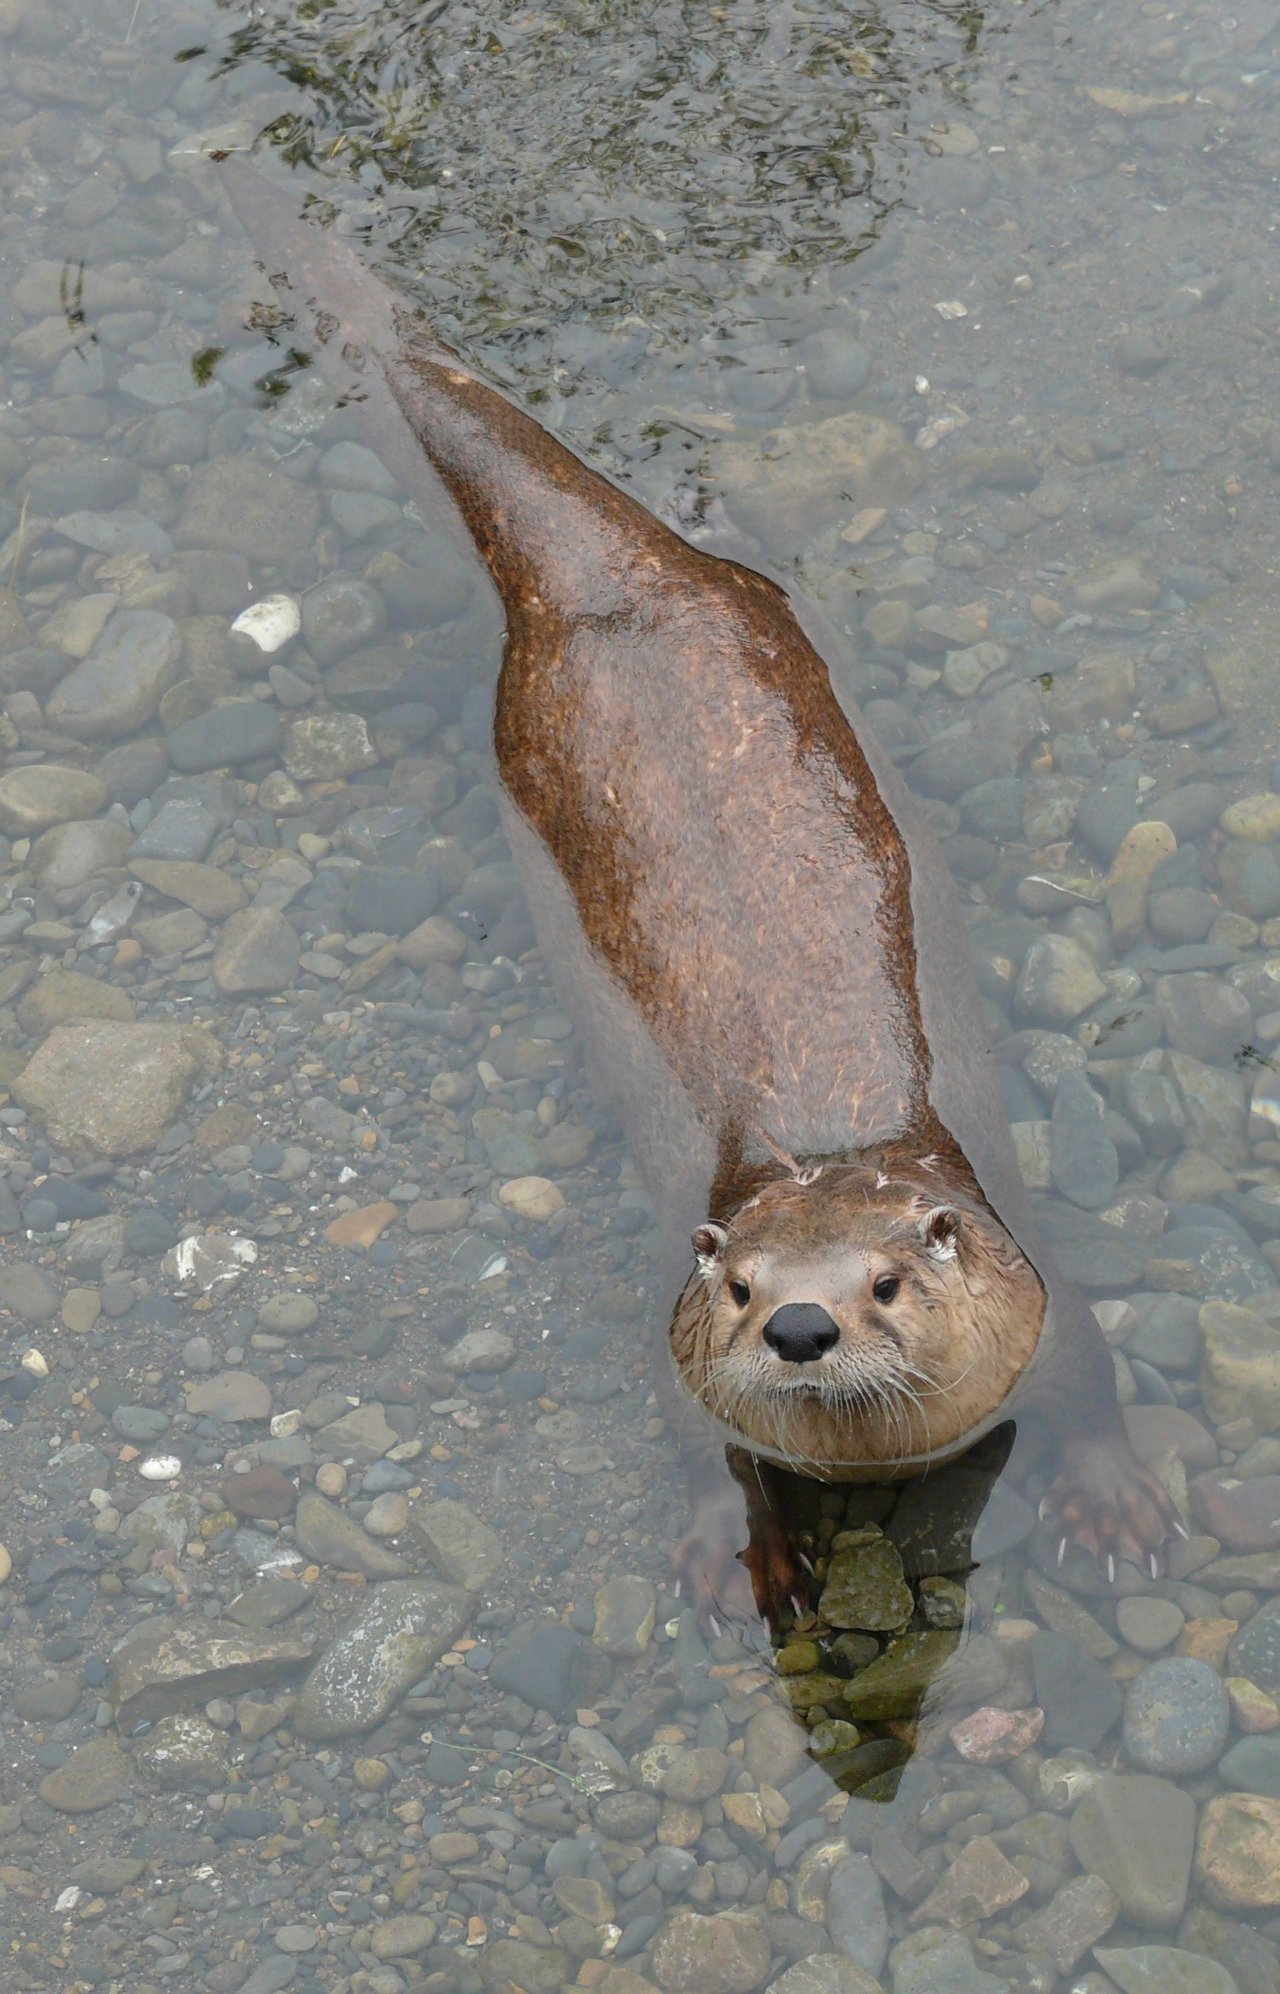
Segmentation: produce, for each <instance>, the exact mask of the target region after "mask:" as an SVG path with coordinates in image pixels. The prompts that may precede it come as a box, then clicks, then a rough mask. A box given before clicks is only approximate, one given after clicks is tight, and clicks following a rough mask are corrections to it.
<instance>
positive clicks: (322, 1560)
mask: <svg viewBox="0 0 1280 1994" xmlns="http://www.w3.org/2000/svg"><path fill="white" fill-rule="evenodd" d="M294 1536H295V1537H296V1538H297V1541H298V1544H299V1547H300V1548H301V1549H302V1550H303V1551H305V1552H306V1554H307V1556H308V1557H309V1558H314V1559H315V1561H316V1563H317V1564H318V1565H328V1566H330V1567H331V1569H333V1570H335V1571H339V1572H360V1573H362V1574H363V1575H364V1577H365V1578H367V1579H390V1578H399V1577H400V1576H401V1575H402V1574H403V1573H404V1572H406V1571H407V1570H408V1566H407V1565H406V1564H405V1561H404V1559H403V1558H401V1557H399V1556H398V1555H397V1554H396V1552H394V1551H389V1550H388V1549H387V1547H386V1546H385V1544H378V1543H375V1542H374V1540H373V1539H372V1538H371V1537H368V1536H367V1535H366V1534H365V1532H364V1530H363V1529H362V1528H361V1526H360V1524H359V1523H358V1522H357V1521H356V1519H355V1517H354V1516H351V1515H349V1514H348V1512H347V1511H346V1510H345V1509H339V1508H338V1507H337V1505H336V1504H335V1503H331V1502H327V1501H326V1500H325V1498H324V1497H323V1496H322V1495H321V1494H320V1492H319V1490H318V1489H304V1490H303V1493H302V1495H301V1496H300V1497H299V1498H298V1508H297V1514H296V1515H295V1517H294Z"/></svg>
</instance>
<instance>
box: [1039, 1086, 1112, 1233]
mask: <svg viewBox="0 0 1280 1994" xmlns="http://www.w3.org/2000/svg"><path fill="white" fill-rule="evenodd" d="M1049 1168H1050V1172H1051V1174H1052V1178H1053V1182H1054V1185H1055V1186H1056V1188H1057V1189H1058V1190H1059V1191H1061V1193H1062V1195H1063V1197H1064V1198H1070V1200H1071V1202H1072V1204H1074V1205H1079V1206H1081V1207H1082V1209H1084V1210H1085V1211H1091V1212H1096V1211H1101V1210H1102V1208H1103V1206H1104V1205H1109V1204H1110V1202H1111V1200H1112V1198H1113V1197H1114V1195H1115V1189H1116V1185H1117V1184H1118V1183H1119V1181H1120V1158H1119V1156H1118V1154H1117V1152H1116V1146H1115V1144H1114V1143H1113V1142H1112V1140H1111V1138H1110V1136H1109V1135H1108V1134H1107V1111H1106V1107H1105V1105H1104V1103H1103V1101H1102V1098H1101V1096H1100V1095H1098V1094H1095V1093H1094V1091H1093V1088H1092V1087H1091V1086H1090V1085H1089V1082H1088V1081H1087V1080H1086V1079H1085V1076H1084V1075H1083V1073H1076V1072H1067V1073H1064V1074H1063V1075H1062V1078H1061V1079H1060V1080H1059V1082H1058V1087H1057V1091H1056V1093H1055V1094H1054V1097H1053V1112H1052V1115H1051V1117H1050V1122H1049Z"/></svg>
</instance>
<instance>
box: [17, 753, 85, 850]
mask: <svg viewBox="0 0 1280 1994" xmlns="http://www.w3.org/2000/svg"><path fill="white" fill-rule="evenodd" d="M106 801H107V786H106V784H105V783H104V782H103V781H102V780H101V779H100V778H99V777H98V776H96V775H90V773H89V772H88V770H87V769H73V768H62V767H60V766H59V765H58V764H57V763H56V762H36V763H33V764H32V765H31V766H30V767H26V768H16V769H9V770H7V771H6V772H5V774H4V775H2V776H0V831H5V832H7V833H8V835H9V836H10V837H11V838H33V837H37V836H38V835H39V834H40V832H41V831H47V830H48V829H49V827H50V825H52V824H65V823H67V822H69V821H70V820H71V819H72V818H76V819H79V820H83V819H87V818H90V817H96V816H97V814H98V812H99V811H100V810H101V809H103V808H104V806H105V804H106Z"/></svg>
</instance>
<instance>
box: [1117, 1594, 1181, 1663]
mask: <svg viewBox="0 0 1280 1994" xmlns="http://www.w3.org/2000/svg"><path fill="white" fill-rule="evenodd" d="M1116 1625H1117V1627H1118V1628H1119V1629H1120V1633H1121V1637H1122V1638H1123V1639H1124V1640H1125V1641H1127V1642H1128V1644H1129V1646H1130V1647H1131V1648H1136V1649H1137V1651H1138V1653H1139V1654H1140V1655H1162V1654H1163V1653H1164V1651H1165V1649H1166V1648H1171V1647H1172V1646H1173V1644H1174V1642H1175V1641H1176V1640H1177V1638H1178V1636H1179V1634H1181V1632H1182V1630H1183V1628H1184V1627H1185V1625H1186V1615H1185V1613H1184V1612H1183V1611H1182V1608H1181V1607H1180V1606H1177V1605H1175V1603H1174V1601H1173V1600H1171V1599H1159V1598H1157V1597H1156V1596H1155V1595H1154V1594H1150V1595H1148V1594H1143V1593H1134V1594H1133V1596H1132V1597H1131V1598H1129V1599H1121V1600H1117V1602H1116Z"/></svg>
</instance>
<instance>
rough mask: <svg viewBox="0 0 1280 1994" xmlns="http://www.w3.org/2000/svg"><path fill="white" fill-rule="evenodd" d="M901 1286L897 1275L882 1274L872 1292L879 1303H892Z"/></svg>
mask: <svg viewBox="0 0 1280 1994" xmlns="http://www.w3.org/2000/svg"><path fill="white" fill-rule="evenodd" d="M901 1286H902V1283H901V1281H900V1280H899V1279H898V1277H897V1275H896V1274H882V1275H881V1276H880V1279H879V1280H878V1281H877V1282H876V1284H875V1286H874V1287H873V1288H872V1290H871V1292H872V1294H873V1295H874V1296H875V1298H876V1300H877V1301H878V1302H891V1301H892V1300H893V1298H894V1296H895V1295H896V1294H897V1292H898V1290H899V1288H900V1287H901Z"/></svg>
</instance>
